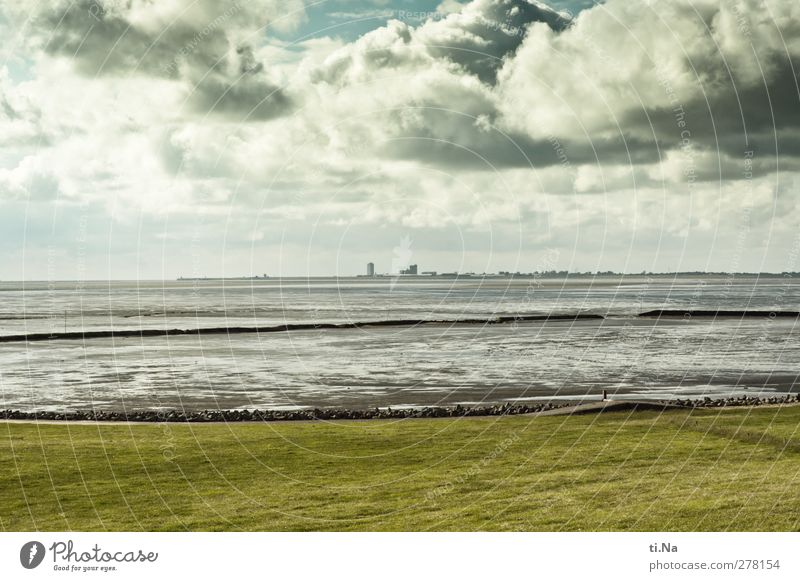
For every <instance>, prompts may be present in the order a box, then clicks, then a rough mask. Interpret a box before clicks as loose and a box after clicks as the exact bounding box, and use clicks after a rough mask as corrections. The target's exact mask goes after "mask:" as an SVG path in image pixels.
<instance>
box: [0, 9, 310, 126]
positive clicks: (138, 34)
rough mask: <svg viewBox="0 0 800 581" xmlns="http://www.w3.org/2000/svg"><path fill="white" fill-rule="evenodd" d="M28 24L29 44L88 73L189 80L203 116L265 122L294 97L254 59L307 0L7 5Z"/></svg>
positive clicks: (193, 103) (297, 15)
mask: <svg viewBox="0 0 800 581" xmlns="http://www.w3.org/2000/svg"><path fill="white" fill-rule="evenodd" d="M7 10H8V12H9V13H10V16H11V19H12V21H15V22H17V23H18V25H19V26H22V25H23V23H24V25H26V26H28V27H29V29H30V30H31V31H32V34H31V35H30V36H29V37H28V40H27V47H28V49H30V50H37V51H41V52H43V53H44V54H46V55H49V56H51V57H60V58H63V59H66V60H68V61H69V62H71V63H73V64H74V66H75V69H76V70H77V71H78V72H79V73H81V74H82V75H84V76H86V77H89V78H95V77H99V76H109V77H113V76H117V77H119V76H132V75H136V76H151V77H161V78H167V79H173V80H175V81H178V82H183V83H185V84H187V85H188V86H189V87H190V88H191V91H190V93H189V99H188V102H189V104H190V105H191V106H193V107H194V108H195V109H196V110H198V111H199V112H201V113H207V112H208V113H220V114H222V115H226V116H233V117H235V118H236V119H238V120H240V119H241V118H243V117H247V118H249V119H251V120H264V119H269V118H271V117H274V116H275V115H280V114H282V113H284V112H285V111H286V110H287V109H288V107H289V98H288V97H287V96H286V95H284V94H282V92H281V89H280V87H279V86H278V85H277V84H276V83H275V81H274V80H273V79H272V78H271V77H270V75H269V71H268V70H267V69H266V68H265V66H264V63H260V62H256V61H255V60H254V56H253V55H254V47H256V46H258V45H260V44H261V43H262V42H263V35H264V34H265V31H269V30H273V29H274V30H280V31H285V30H287V29H291V28H292V27H294V26H296V25H297V24H298V23H300V22H301V21H302V20H303V18H304V10H303V3H302V2H301V1H300V0H289V1H288V2H279V1H278V0H257V1H249V2H240V1H238V0H223V1H212V0H200V1H195V2H188V1H184V0H170V1H165V2H156V3H151V2H139V1H134V2H123V1H121V0H76V1H72V0H62V1H55V2H49V3H48V2H42V3H38V4H33V5H29V4H27V3H23V4H21V5H19V6H16V7H9V8H7Z"/></svg>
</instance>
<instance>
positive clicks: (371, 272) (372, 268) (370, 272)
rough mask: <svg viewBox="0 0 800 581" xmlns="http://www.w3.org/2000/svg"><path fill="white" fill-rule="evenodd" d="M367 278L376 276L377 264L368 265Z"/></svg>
mask: <svg viewBox="0 0 800 581" xmlns="http://www.w3.org/2000/svg"><path fill="white" fill-rule="evenodd" d="M367 276H375V264H374V263H373V262H368V263H367Z"/></svg>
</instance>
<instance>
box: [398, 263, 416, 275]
mask: <svg viewBox="0 0 800 581" xmlns="http://www.w3.org/2000/svg"><path fill="white" fill-rule="evenodd" d="M400 274H417V265H416V264H410V265H409V266H408V268H404V269H403V270H401V271H400Z"/></svg>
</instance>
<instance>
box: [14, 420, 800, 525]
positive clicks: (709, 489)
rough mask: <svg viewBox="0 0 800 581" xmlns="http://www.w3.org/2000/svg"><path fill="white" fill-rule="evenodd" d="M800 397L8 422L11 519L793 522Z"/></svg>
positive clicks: (798, 520) (797, 498)
mask: <svg viewBox="0 0 800 581" xmlns="http://www.w3.org/2000/svg"><path fill="white" fill-rule="evenodd" d="M799 426H800V407H798V406H795V407H785V408H757V409H754V410H750V409H744V408H738V409H733V410H724V411H719V410H702V411H696V412H694V413H692V414H689V413H688V412H670V413H667V414H663V415H658V414H655V413H636V414H633V415H629V414H622V413H617V414H603V415H600V416H575V417H548V418H536V419H532V418H527V417H509V418H501V419H498V418H471V419H460V420H411V421H398V422H381V421H367V422H336V423H291V422H288V423H272V424H260V425H256V424H230V425H208V424H206V425H202V424H194V425H177V424H162V425H131V426H128V425H38V426H37V425H33V424H14V423H2V424H0V529H5V530H33V529H39V530H68V529H72V530H504V531H509V530H535V531H540V530H781V531H786V530H793V531H796V530H798V529H799V528H800V427H799Z"/></svg>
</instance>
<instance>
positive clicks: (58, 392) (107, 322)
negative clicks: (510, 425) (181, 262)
mask: <svg viewBox="0 0 800 581" xmlns="http://www.w3.org/2000/svg"><path fill="white" fill-rule="evenodd" d="M389 282H390V281H388V280H377V281H375V280H370V279H347V280H339V281H337V280H334V279H317V280H313V281H311V282H309V281H303V280H288V281H287V280H282V281H277V280H270V281H253V282H251V281H231V282H228V281H226V282H225V283H224V284H223V283H222V282H221V281H217V282H197V283H195V282H192V281H185V282H170V283H160V282H159V283H139V284H137V283H111V284H109V283H94V284H84V283H82V284H83V287H84V288H83V289H79V290H76V285H75V284H74V283H73V284H71V285H70V284H67V283H63V284H60V285H57V286H56V287H55V288H48V285H46V284H41V285H38V286H35V285H30V284H26V289H25V290H24V291H23V290H21V285H20V284H17V285H13V284H9V283H3V284H2V285H0V298H2V299H3V300H2V302H0V305H2V306H0V334H16V333H26V332H27V333H31V332H49V331H63V329H64V318H65V317H64V312H65V311H66V314H67V315H66V321H67V325H68V329H69V330H71V331H74V330H80V329H81V328H84V329H109V328H116V329H120V328H138V327H156V326H162V325H163V326H167V327H170V328H174V327H181V328H190V327H211V326H225V325H261V324H275V323H281V322H299V321H317V322H341V321H363V320H380V319H385V318H392V319H395V318H436V319H439V318H458V317H469V316H481V317H485V316H491V315H493V314H520V313H526V314H527V313H555V312H558V313H575V312H592V313H599V314H604V315H607V316H609V319H608V320H606V321H580V322H551V323H525V324H520V325H510V324H509V325H491V326H485V327H483V326H466V325H465V326H452V325H436V326H426V327H401V328H370V329H349V330H328V331H313V332H306V331H304V332H292V333H275V334H267V335H261V336H259V335H231V336H225V335H222V336H201V337H173V338H149V339H145V340H141V339H116V340H113V341H112V340H91V341H86V342H80V341H74V342H71V341H54V342H50V343H36V344H33V343H32V344H30V345H27V346H26V345H25V344H22V343H10V344H0V397H2V398H3V402H2V403H0V407H3V408H13V409H27V410H31V409H88V408H91V407H97V408H106V409H109V408H114V409H123V408H125V409H143V408H159V407H161V408H167V407H168V408H172V407H178V408H185V409H204V408H217V407H221V408H233V407H249V408H253V407H262V408H285V407H297V406H303V407H306V406H309V407H315V406H319V407H322V406H348V407H374V406H381V407H383V406H387V405H393V406H402V405H433V404H455V403H462V404H465V403H466V404H469V403H478V402H481V403H495V402H502V401H515V400H527V399H530V398H551V397H559V398H580V397H597V396H598V394H599V393H600V391H601V390H602V389H608V390H610V391H611V392H616V393H618V394H627V395H628V396H646V397H658V398H662V397H676V396H686V395H691V396H698V395H710V396H716V395H723V394H724V395H728V394H742V393H747V394H750V395H756V394H758V393H759V392H762V391H763V392H774V391H779V392H786V391H793V390H794V389H795V386H796V383H797V380H798V370H800V345H799V344H798V341H797V338H798V336H797V323H798V322H797V321H796V320H794V319H787V320H770V319H767V318H764V319H746V320H718V321H711V320H700V319H695V320H691V321H683V320H676V321H669V322H661V323H658V324H656V323H655V322H654V321H651V320H640V319H637V318H636V317H635V314H636V313H638V312H640V311H643V310H648V309H653V308H664V307H667V308H696V309H717V308H725V309H745V308H749V309H760V310H761V309H782V310H789V309H791V310H797V309H798V306H799V305H800V285H796V284H794V282H793V281H792V280H791V279H789V278H773V279H763V280H761V281H755V280H744V281H730V280H728V279H725V278H708V279H705V280H699V279H679V280H677V281H668V280H656V281H650V280H647V279H627V280H626V281H625V282H624V283H623V284H619V281H610V280H608V279H605V280H601V281H600V282H598V281H591V280H587V281H582V282H575V281H570V282H569V283H567V284H565V283H564V282H563V281H560V280H558V281H555V280H532V279H527V280H526V279H522V280H513V281H512V280H498V279H491V280H483V281H481V280H475V279H473V280H459V281H453V280H438V279H437V280H425V281H417V280H414V281H406V280H400V281H398V282H396V284H393V285H392V284H389ZM32 289H33V290H32Z"/></svg>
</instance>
